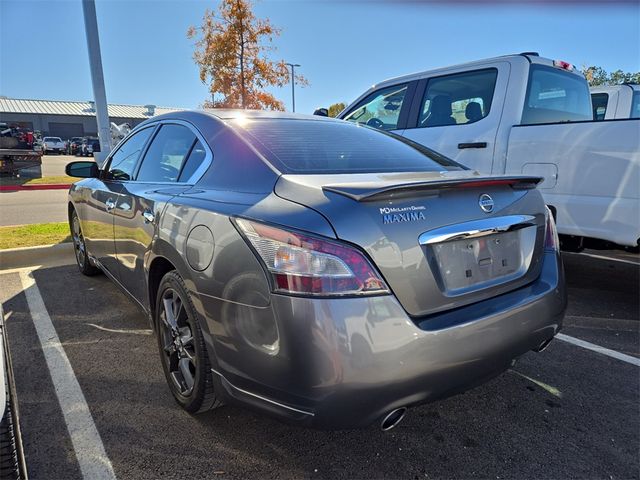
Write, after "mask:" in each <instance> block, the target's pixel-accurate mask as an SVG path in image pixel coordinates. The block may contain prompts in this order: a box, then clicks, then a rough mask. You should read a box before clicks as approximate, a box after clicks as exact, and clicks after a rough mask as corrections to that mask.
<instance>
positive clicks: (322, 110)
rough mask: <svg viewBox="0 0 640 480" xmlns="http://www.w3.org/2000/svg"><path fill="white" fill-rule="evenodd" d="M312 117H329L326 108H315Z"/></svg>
mask: <svg viewBox="0 0 640 480" xmlns="http://www.w3.org/2000/svg"><path fill="white" fill-rule="evenodd" d="M313 114H314V115H318V116H319V117H328V116H329V110H327V109H326V108H316V109H315V110H314V111H313Z"/></svg>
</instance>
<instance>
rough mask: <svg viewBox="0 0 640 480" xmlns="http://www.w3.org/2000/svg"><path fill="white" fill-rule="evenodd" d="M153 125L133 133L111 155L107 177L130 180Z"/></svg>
mask: <svg viewBox="0 0 640 480" xmlns="http://www.w3.org/2000/svg"><path fill="white" fill-rule="evenodd" d="M151 132H153V127H149V128H145V129H143V130H140V131H139V132H136V133H134V134H133V135H132V136H131V137H129V138H128V139H127V141H125V142H124V143H123V144H122V145H121V146H120V148H118V150H116V152H115V153H114V154H113V155H112V157H111V163H110V165H109V177H110V178H111V179H113V180H131V179H132V178H133V171H134V169H135V168H136V164H137V163H138V158H139V157H140V153H142V149H143V148H144V146H145V144H146V143H147V140H148V139H149V136H150V135H151Z"/></svg>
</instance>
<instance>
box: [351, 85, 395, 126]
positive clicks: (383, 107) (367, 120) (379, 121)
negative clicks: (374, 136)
mask: <svg viewBox="0 0 640 480" xmlns="http://www.w3.org/2000/svg"><path fill="white" fill-rule="evenodd" d="M406 94H407V84H402V85H394V86H392V87H386V88H383V89H381V90H377V91H375V92H373V93H371V94H370V95H367V96H366V97H365V98H364V99H362V100H361V101H360V102H359V103H358V105H357V106H356V108H355V110H352V111H351V112H350V113H349V114H347V115H346V116H345V117H344V118H343V120H348V121H350V122H355V123H359V124H361V125H368V126H370V127H374V128H379V129H381V130H394V129H396V128H397V127H398V118H399V117H400V110H401V109H402V103H403V102H404V98H405V96H406Z"/></svg>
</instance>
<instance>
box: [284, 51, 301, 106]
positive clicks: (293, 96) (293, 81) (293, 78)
mask: <svg viewBox="0 0 640 480" xmlns="http://www.w3.org/2000/svg"><path fill="white" fill-rule="evenodd" d="M287 65H289V66H290V67H291V106H292V110H293V113H296V74H295V68H296V67H299V66H300V65H299V64H297V63H287Z"/></svg>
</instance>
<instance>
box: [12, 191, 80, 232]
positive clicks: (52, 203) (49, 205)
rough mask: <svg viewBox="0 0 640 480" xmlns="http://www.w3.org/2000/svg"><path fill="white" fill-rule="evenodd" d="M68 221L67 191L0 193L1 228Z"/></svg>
mask: <svg viewBox="0 0 640 480" xmlns="http://www.w3.org/2000/svg"><path fill="white" fill-rule="evenodd" d="M66 221H68V213H67V190H34V191H25V190H17V191H0V226H6V225H23V224H28V223H29V224H30V223H48V222H66Z"/></svg>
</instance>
